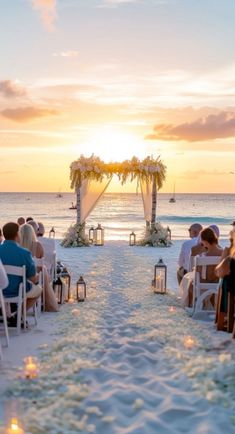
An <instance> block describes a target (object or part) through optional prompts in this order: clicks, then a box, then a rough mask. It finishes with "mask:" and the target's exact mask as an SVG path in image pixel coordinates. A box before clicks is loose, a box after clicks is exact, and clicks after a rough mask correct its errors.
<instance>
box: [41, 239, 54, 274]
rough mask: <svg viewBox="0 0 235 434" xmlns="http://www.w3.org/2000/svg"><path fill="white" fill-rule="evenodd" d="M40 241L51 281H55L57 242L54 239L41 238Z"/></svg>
mask: <svg viewBox="0 0 235 434" xmlns="http://www.w3.org/2000/svg"><path fill="white" fill-rule="evenodd" d="M39 241H40V243H41V244H42V246H43V250H44V265H45V266H46V269H47V271H48V274H49V277H50V280H51V281H53V280H54V278H55V276H56V248H55V240H53V239H52V238H46V237H40V238H39Z"/></svg>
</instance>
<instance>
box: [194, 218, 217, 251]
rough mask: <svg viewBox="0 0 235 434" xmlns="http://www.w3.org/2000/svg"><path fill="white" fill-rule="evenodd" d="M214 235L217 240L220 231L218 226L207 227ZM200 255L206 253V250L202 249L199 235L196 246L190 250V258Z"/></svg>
mask: <svg viewBox="0 0 235 434" xmlns="http://www.w3.org/2000/svg"><path fill="white" fill-rule="evenodd" d="M209 227H210V228H211V229H212V230H213V231H214V233H215V235H216V236H217V238H218V239H219V236H220V231H219V228H218V226H216V225H211V226H209ZM202 253H206V248H205V247H204V245H203V244H202V242H201V235H200V234H199V235H198V243H197V244H196V246H193V247H192V248H191V257H195V256H197V255H201V254H202Z"/></svg>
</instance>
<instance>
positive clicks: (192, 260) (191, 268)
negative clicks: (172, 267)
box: [188, 255, 196, 271]
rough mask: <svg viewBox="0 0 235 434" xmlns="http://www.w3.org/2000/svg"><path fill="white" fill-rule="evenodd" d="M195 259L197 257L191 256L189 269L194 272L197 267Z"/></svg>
mask: <svg viewBox="0 0 235 434" xmlns="http://www.w3.org/2000/svg"><path fill="white" fill-rule="evenodd" d="M195 258H196V256H192V255H190V257H189V269H188V271H193V269H194V266H195Z"/></svg>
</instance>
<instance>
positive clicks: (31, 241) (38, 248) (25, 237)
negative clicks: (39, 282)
mask: <svg viewBox="0 0 235 434" xmlns="http://www.w3.org/2000/svg"><path fill="white" fill-rule="evenodd" d="M29 223H32V222H29ZM29 223H28V224H27V223H26V224H24V225H23V226H21V227H20V244H21V246H22V247H24V248H26V249H28V250H30V252H31V253H32V255H33V257H34V258H39V259H40V258H43V257H44V250H43V247H42V245H41V243H40V242H39V241H38V240H37V238H36V235H35V232H34V229H33V227H32V226H31V225H30V224H29ZM38 271H41V269H38ZM44 293H45V311H46V312H57V311H58V303H57V301H56V297H55V293H54V291H53V288H52V286H51V285H50V279H49V276H48V273H47V270H46V267H45V268H44Z"/></svg>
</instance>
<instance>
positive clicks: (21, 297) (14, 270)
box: [4, 265, 26, 335]
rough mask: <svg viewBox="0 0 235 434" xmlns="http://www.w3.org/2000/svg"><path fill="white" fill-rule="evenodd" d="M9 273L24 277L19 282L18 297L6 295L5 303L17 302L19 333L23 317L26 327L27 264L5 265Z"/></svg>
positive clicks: (17, 329)
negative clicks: (20, 265) (18, 265)
mask: <svg viewBox="0 0 235 434" xmlns="http://www.w3.org/2000/svg"><path fill="white" fill-rule="evenodd" d="M4 268H5V270H6V273H7V275H9V276H10V275H12V276H19V277H22V282H21V283H20V284H19V291H18V295H17V297H4V301H5V303H15V304H17V327H16V332H17V335H19V334H20V331H21V319H22V320H23V324H24V329H26V269H25V265H23V266H22V267H17V266H14V265H4Z"/></svg>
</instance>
